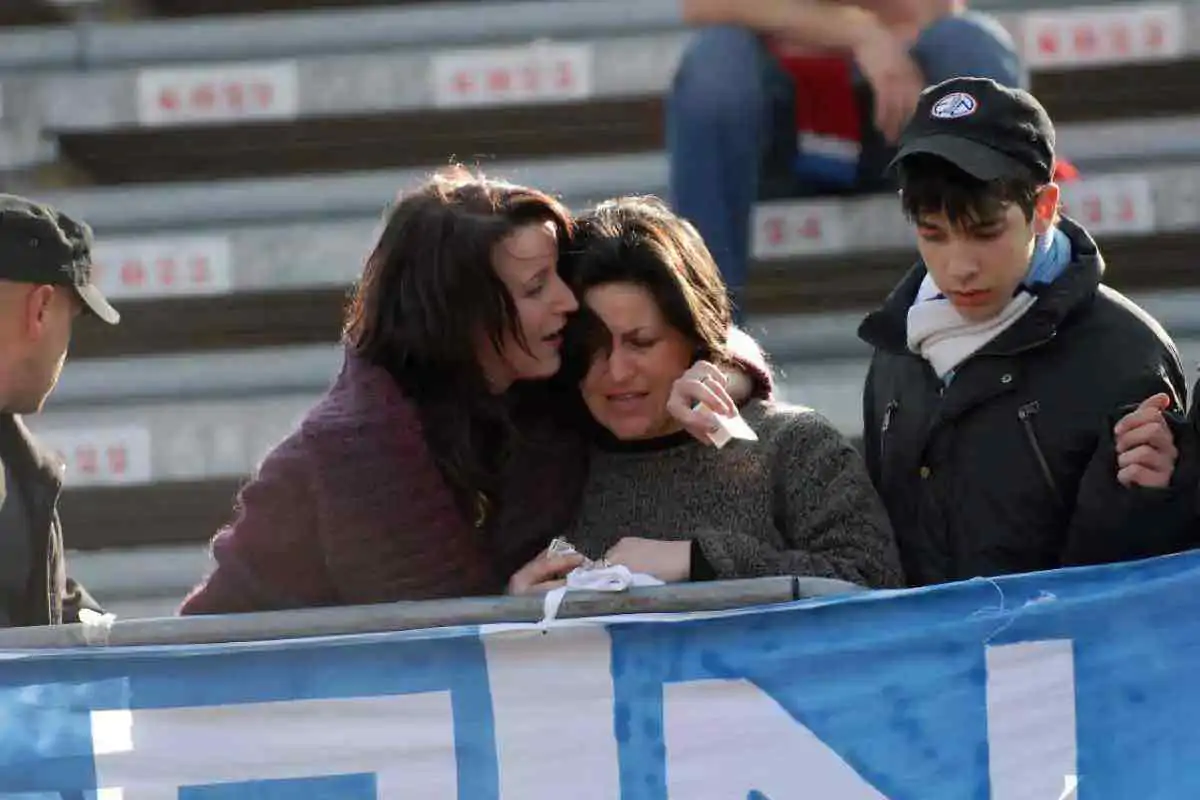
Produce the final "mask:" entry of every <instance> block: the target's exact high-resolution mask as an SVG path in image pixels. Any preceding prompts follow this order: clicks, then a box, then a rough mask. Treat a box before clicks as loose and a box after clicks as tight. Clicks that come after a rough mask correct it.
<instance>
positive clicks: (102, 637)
mask: <svg viewBox="0 0 1200 800" xmlns="http://www.w3.org/2000/svg"><path fill="white" fill-rule="evenodd" d="M116 621H117V617H116V615H115V614H99V613H97V612H95V611H93V610H92V609H90V608H81V609H79V624H80V626H81V629H82V630H83V641H84V642H85V643H86V644H88V645H99V646H100V647H104V646H106V645H107V644H108V635H109V634H110V633H112V626H113V623H114V622H116Z"/></svg>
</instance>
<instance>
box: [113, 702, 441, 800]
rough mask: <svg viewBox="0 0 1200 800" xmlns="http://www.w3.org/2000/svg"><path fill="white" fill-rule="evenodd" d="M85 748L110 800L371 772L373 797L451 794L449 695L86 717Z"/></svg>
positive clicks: (170, 799) (174, 799)
mask: <svg viewBox="0 0 1200 800" xmlns="http://www.w3.org/2000/svg"><path fill="white" fill-rule="evenodd" d="M92 741H93V743H94V745H93V746H94V748H95V758H96V782H97V785H98V786H100V787H102V788H108V789H109V791H107V792H105V793H104V794H103V796H104V797H105V798H112V799H113V800H178V797H179V788H180V787H184V786H206V785H209V784H219V783H239V782H243V781H263V780H275V779H281V778H293V779H294V778H320V777H325V776H331V775H353V774H371V775H374V776H375V781H376V784H375V785H376V788H377V792H378V796H379V797H420V798H422V800H424V798H430V800H434V799H435V798H438V799H440V798H445V800H457V797H458V771H457V765H456V761H455V754H454V720H453V717H452V716H451V710H450V693H449V692H425V693H422V694H410V695H379V696H373V697H355V698H341V699H327V700H295V701H286V702H272V703H242V704H237V705H224V706H189V707H186V708H156V709H133V710H116V711H93V712H92ZM118 788H119V789H121V790H122V791H120V792H117V791H114V790H115V789H118Z"/></svg>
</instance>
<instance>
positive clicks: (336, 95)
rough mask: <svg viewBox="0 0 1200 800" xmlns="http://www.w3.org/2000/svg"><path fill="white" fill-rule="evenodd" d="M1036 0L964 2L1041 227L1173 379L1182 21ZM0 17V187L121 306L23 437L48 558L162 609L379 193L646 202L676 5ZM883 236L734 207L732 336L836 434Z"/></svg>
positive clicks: (300, 405) (886, 234) (1199, 110)
mask: <svg viewBox="0 0 1200 800" xmlns="http://www.w3.org/2000/svg"><path fill="white" fill-rule="evenodd" d="M1049 1H1050V0H1043V2H1040V3H1039V2H1036V1H1035V0H1021V2H1020V3H1016V2H1010V3H1005V4H1003V5H1000V4H998V3H993V4H992V7H993V8H994V10H995V11H996V13H997V14H998V15H999V16H1000V17H1001V19H1002V21H1003V22H1004V24H1005V25H1006V26H1008V27H1009V29H1010V30H1011V31H1012V32H1013V34H1014V36H1015V37H1016V40H1017V41H1018V43H1019V44H1020V45H1021V47H1022V49H1023V51H1024V53H1025V54H1026V57H1027V59H1028V60H1029V62H1030V65H1031V68H1032V70H1033V86H1034V90H1035V92H1037V94H1038V95H1039V96H1040V97H1041V98H1042V99H1043V100H1044V102H1045V103H1046V105H1047V107H1048V108H1049V109H1050V111H1051V113H1052V114H1053V115H1054V116H1055V118H1056V120H1058V121H1059V123H1060V147H1061V150H1062V152H1064V153H1065V154H1067V155H1068V156H1069V157H1070V158H1071V159H1072V160H1073V162H1075V163H1076V165H1077V166H1079V167H1080V168H1081V170H1082V172H1083V175H1084V179H1083V180H1082V181H1080V182H1078V183H1076V184H1072V185H1070V186H1069V187H1067V189H1066V203H1067V206H1068V210H1069V211H1070V212H1071V213H1072V214H1074V215H1076V216H1077V217H1079V218H1081V219H1082V220H1083V221H1084V222H1085V223H1086V224H1087V225H1088V226H1089V227H1090V228H1091V229H1092V230H1093V231H1094V232H1095V233H1096V234H1097V235H1098V236H1099V237H1100V239H1101V242H1102V244H1103V246H1104V248H1105V251H1106V254H1107V257H1108V261H1109V264H1110V270H1109V281H1110V283H1112V284H1113V285H1115V286H1117V287H1119V288H1122V289H1125V290H1127V291H1129V292H1130V293H1132V294H1133V295H1134V296H1135V297H1136V298H1137V299H1139V300H1141V301H1143V302H1144V303H1145V304H1146V306H1147V307H1148V308H1149V309H1150V310H1151V311H1152V312H1154V313H1157V314H1160V315H1161V316H1160V318H1161V319H1163V320H1164V322H1165V323H1166V324H1167V326H1168V328H1169V329H1170V330H1171V331H1172V333H1174V334H1175V336H1176V337H1177V340H1178V341H1179V343H1180V345H1181V348H1182V349H1183V350H1184V351H1185V356H1186V358H1187V360H1188V362H1189V364H1190V363H1194V362H1195V361H1196V360H1197V359H1200V276H1198V275H1197V274H1196V271H1195V270H1194V269H1193V267H1192V264H1193V256H1194V254H1195V253H1197V252H1200V137H1198V136H1197V134H1198V133H1200V83H1198V82H1196V81H1195V80H1193V79H1192V78H1193V76H1194V75H1196V74H1200V73H1198V72H1197V68H1198V67H1200V4H1191V3H1185V4H1172V3H1166V4H1158V3H1155V4H1131V5H1104V6H1097V7H1088V8H1071V7H1060V8H1055V7H1053V6H1052V5H1047V4H1048V3H1049ZM10 6H11V8H12V9H16V8H18V7H20V8H21V9H25V12H24V14H23V15H22V16H21V17H20V19H18V18H17V17H16V16H15V15H14V16H13V17H12V19H11V20H10V19H9V18H8V17H5V16H3V15H2V14H3V13H8V12H0V24H10V23H11V24H15V23H17V22H33V23H41V26H40V27H39V26H37V25H35V26H34V27H25V26H22V27H19V28H13V29H11V30H8V31H3V32H0V101H2V102H0V181H3V186H4V187H5V188H6V189H8V190H11V191H20V192H26V193H30V194H35V195H37V196H39V197H43V198H45V199H47V200H48V201H50V202H53V203H55V204H57V205H59V206H61V207H62V208H63V209H64V210H67V211H69V212H72V213H76V214H78V215H80V216H81V217H83V218H85V219H87V220H88V221H89V222H90V223H91V224H92V225H93V226H94V227H95V229H96V231H97V234H98V236H99V244H98V247H97V258H98V261H99V263H100V267H101V282H102V285H103V286H104V287H105V290H106V291H107V292H108V293H109V295H110V296H111V297H113V298H114V300H115V301H117V302H118V305H119V306H120V307H121V310H122V312H123V314H124V317H125V321H124V322H123V324H122V325H121V326H120V327H119V328H117V329H112V330H99V329H98V328H92V329H88V328H87V327H82V326H81V330H80V332H79V334H78V335H77V336H76V339H75V341H74V344H73V351H72V362H71V363H70V365H69V367H68V369H67V371H66V373H65V374H64V377H63V380H62V383H61V385H60V387H59V389H58V391H57V392H56V394H55V395H54V396H53V398H52V401H51V404H50V406H49V408H48V410H47V412H46V413H45V414H44V415H43V416H42V417H41V418H38V419H35V420H31V423H32V424H33V425H34V427H35V429H36V430H37V431H38V432H39V433H40V434H42V435H43V436H44V437H45V438H46V439H47V440H48V441H50V442H52V443H53V444H54V445H55V446H57V447H58V448H59V450H60V452H62V453H63V455H64V457H65V458H66V459H67V461H68V464H69V472H68V475H69V477H68V486H69V488H68V491H67V492H66V493H65V495H64V498H63V502H62V511H63V516H64V521H65V524H66V526H67V543H68V547H70V548H73V550H74V551H75V552H73V553H72V554H71V563H72V566H73V571H74V572H76V573H78V574H79V575H80V577H81V578H82V579H84V580H85V581H86V582H88V583H89V584H90V585H91V586H92V588H93V589H95V590H96V591H97V593H98V595H99V596H101V597H102V598H104V599H105V600H106V601H108V602H109V603H110V605H112V606H113V607H114V609H115V610H116V611H117V613H119V614H124V615H138V614H152V613H165V612H169V611H170V610H171V608H172V607H173V605H174V603H175V602H177V600H178V598H179V595H180V594H181V593H182V591H183V590H184V589H186V587H187V586H188V585H190V584H191V583H192V582H193V581H194V580H195V579H196V578H198V577H199V575H200V574H201V573H202V572H203V569H204V563H205V562H204V555H203V545H204V543H205V541H206V540H207V539H208V537H209V536H211V534H212V533H213V532H214V531H215V530H216V528H217V527H218V526H219V525H220V524H221V522H222V521H224V520H225V519H226V518H227V517H228V515H229V513H230V502H231V499H232V496H233V494H234V492H235V491H236V489H237V487H238V485H239V484H240V482H241V481H242V480H244V478H245V476H246V475H247V474H248V473H249V472H250V471H251V470H252V469H253V467H254V464H255V463H256V462H257V460H258V459H259V458H260V457H261V455H262V454H263V453H264V452H265V451H266V449H268V447H269V446H270V445H271V444H272V443H273V442H275V441H277V440H278V439H279V438H280V437H281V436H283V435H284V433H285V432H286V431H287V430H288V429H289V427H290V426H291V424H292V423H293V422H294V420H295V419H296V418H297V417H298V416H299V415H300V414H301V413H302V412H303V411H304V409H305V408H306V407H307V406H308V405H309V404H310V403H311V402H312V400H313V399H314V398H315V397H316V396H317V395H319V394H320V392H321V391H322V390H323V388H324V387H325V386H326V385H327V384H328V381H329V379H330V377H331V376H332V374H333V372H334V371H335V370H336V368H337V365H338V363H339V358H340V356H339V351H338V348H337V345H336V340H337V336H338V327H339V317H340V312H341V307H342V304H343V302H344V297H345V290H346V287H347V285H348V284H349V283H350V281H352V280H353V278H354V277H355V275H356V274H357V272H358V270H359V267H360V264H361V260H362V257H363V256H364V255H365V254H366V251H367V249H368V248H369V247H370V244H371V237H372V233H373V231H374V230H375V229H376V226H377V224H378V219H379V215H380V212H381V210H382V208H383V207H384V205H385V204H386V203H387V202H388V201H389V200H390V199H391V197H392V196H393V195H394V194H395V193H396V191H397V190H399V189H400V188H402V187H404V186H406V185H411V184H412V183H414V182H415V181H417V180H419V179H420V177H421V176H422V175H423V174H425V173H426V172H427V171H428V170H429V169H430V168H431V167H434V166H436V165H438V164H442V163H446V162H447V161H448V160H450V159H452V158H454V159H460V160H463V161H467V162H475V161H478V162H480V163H483V164H484V166H485V167H486V169H487V170H488V171H490V172H493V173H496V174H500V175H504V176H506V177H512V178H514V179H516V180H519V181H524V182H528V183H531V184H533V185H537V186H539V187H544V188H548V189H551V190H553V191H556V192H558V193H560V194H561V195H562V196H563V197H564V198H565V199H566V200H567V201H568V202H569V203H570V204H571V205H572V206H573V207H576V208H581V207H584V206H586V205H587V204H589V203H591V202H594V201H596V200H599V199H602V198H604V197H608V196H611V195H614V194H619V193H627V192H654V193H661V192H663V191H664V190H665V185H666V163H665V159H664V156H663V154H662V152H661V148H662V121H661V103H662V95H663V92H664V91H665V89H666V87H667V86H668V83H669V80H670V77H671V74H672V71H673V69H674V65H675V63H676V60H677V59H678V57H679V54H680V52H681V51H682V48H683V45H684V44H685V42H686V40H687V36H688V32H687V31H686V30H685V29H684V28H683V26H682V24H681V22H680V19H679V17H678V10H677V3H676V2H675V0H613V1H612V2H604V3H600V2H593V1H592V0H525V1H524V2H509V1H508V0H490V1H489V2H455V3H451V2H447V3H412V2H410V3H395V2H393V3H371V2H352V1H351V0H346V1H345V2H335V1H334V0H324V1H322V0H308V1H307V2H301V0H291V2H288V1H287V0H254V2H250V1H249V0H246V2H241V0H239V1H238V2H233V0H140V2H121V3H112V2H105V1H104V0H93V2H91V3H88V2H86V1H85V2H83V3H79V2H76V3H70V4H63V3H51V2H42V3H35V2H32V0H30V1H29V2H20V3H6V4H5V7H6V8H9V7H10ZM352 6H354V7H352ZM1043 6H1045V7H1043ZM235 12H236V13H235ZM39 15H41V16H39ZM225 15H228V16H225ZM127 16H133V17H139V18H135V19H129V20H121V21H114V20H116V19H118V18H121V17H127ZM156 16H158V17H173V19H156V18H154V17H156ZM184 17H186V18H184ZM72 20H75V21H72ZM47 23H50V24H47ZM912 250H913V248H912V242H911V241H910V239H909V233H908V231H907V229H906V227H905V225H904V224H903V221H902V220H901V218H900V216H899V213H898V210H897V208H896V203H895V199H894V198H891V197H883V196H880V197H864V198H848V199H835V200H817V201H803V202H797V201H782V202H772V203H767V204H763V205H761V206H760V207H759V208H758V209H757V210H756V212H755V245H754V255H755V265H754V269H753V273H752V277H751V285H750V287H749V298H748V305H749V310H750V319H751V325H752V327H753V328H755V330H756V332H757V333H758V334H759V335H760V336H761V337H762V339H763V341H764V343H765V344H766V345H767V347H768V348H769V350H770V351H771V353H772V355H773V357H774V360H775V362H776V364H777V365H778V366H779V368H780V369H781V372H782V374H783V385H784V395H785V397H787V398H788V399H791V400H795V401H799V402H806V403H808V404H810V405H813V406H814V407H816V408H818V409H820V410H821V411H823V412H825V413H826V414H827V415H829V416H830V417H831V418H832V419H833V420H834V421H835V422H836V423H837V424H838V425H839V426H840V427H841V428H842V429H843V430H845V431H846V432H847V433H848V434H850V435H852V436H857V435H858V434H859V433H860V432H861V430H860V428H861V421H860V420H859V419H858V418H857V415H858V411H857V409H858V407H859V390H860V389H861V381H862V377H863V374H864V373H865V368H866V356H867V352H866V349H865V347H864V346H863V345H861V343H859V342H858V341H857V340H856V339H855V338H854V331H855V327H856V325H857V320H858V318H859V317H860V316H861V313H862V311H863V310H864V309H865V308H867V307H868V306H869V305H870V304H872V303H875V302H878V300H879V299H880V298H881V297H882V296H883V295H884V294H885V293H886V291H887V290H888V289H890V288H891V286H892V284H893V283H894V281H895V280H896V278H897V276H898V275H899V274H900V273H901V272H902V271H903V269H904V268H905V266H906V265H907V263H908V262H909V260H910V259H911V257H912Z"/></svg>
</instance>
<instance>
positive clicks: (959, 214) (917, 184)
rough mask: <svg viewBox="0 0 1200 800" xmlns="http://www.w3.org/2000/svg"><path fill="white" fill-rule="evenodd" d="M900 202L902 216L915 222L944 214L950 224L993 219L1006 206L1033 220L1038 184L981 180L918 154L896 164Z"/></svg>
mask: <svg viewBox="0 0 1200 800" xmlns="http://www.w3.org/2000/svg"><path fill="white" fill-rule="evenodd" d="M897 174H898V177H899V179H900V200H901V204H902V205H903V207H904V216H905V217H907V218H908V219H909V221H910V222H916V221H917V220H919V219H920V218H921V217H922V216H925V215H926V214H938V213H941V212H945V214H946V218H947V219H948V220H949V221H950V224H951V225H957V224H959V223H960V222H963V223H979V222H985V221H989V220H994V219H996V218H997V217H999V216H1002V215H1003V214H1004V210H1005V209H1006V208H1007V207H1008V206H1010V205H1016V206H1017V207H1018V208H1020V209H1021V212H1022V213H1023V214H1024V215H1025V221H1026V222H1028V221H1029V220H1032V219H1033V209H1034V206H1035V205H1036V202H1037V195H1038V192H1039V191H1040V190H1041V188H1042V186H1044V185H1045V184H1042V183H1040V182H1038V181H1036V180H1034V179H1033V178H1007V179H1001V180H995V181H981V180H979V179H978V178H976V177H975V176H973V175H970V174H968V173H966V172H963V171H962V170H961V169H959V168H958V167H956V166H955V165H954V164H951V163H950V162H949V161H947V160H946V159H944V158H939V157H938V156H935V155H929V154H925V153H918V154H915V155H911V156H909V157H907V158H905V159H904V160H903V161H901V162H900V165H899V168H898V170H897Z"/></svg>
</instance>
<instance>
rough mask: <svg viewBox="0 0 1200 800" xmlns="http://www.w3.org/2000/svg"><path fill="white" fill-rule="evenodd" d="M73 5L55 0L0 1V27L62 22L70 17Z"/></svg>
mask: <svg viewBox="0 0 1200 800" xmlns="http://www.w3.org/2000/svg"><path fill="white" fill-rule="evenodd" d="M71 5H72V4H71V3H70V2H65V3H64V2H55V1H54V0H4V2H3V3H0V28H6V27H9V26H17V25H54V24H60V23H63V22H66V21H67V20H68V19H70V11H69V7H70V6H71Z"/></svg>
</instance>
